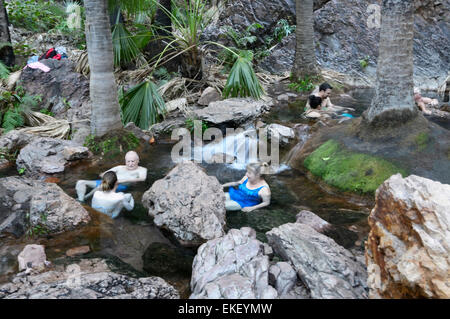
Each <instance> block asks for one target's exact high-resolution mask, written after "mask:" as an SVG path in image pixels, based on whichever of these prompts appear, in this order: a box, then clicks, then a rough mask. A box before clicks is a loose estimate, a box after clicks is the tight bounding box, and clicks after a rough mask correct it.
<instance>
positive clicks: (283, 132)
mask: <svg viewBox="0 0 450 319" xmlns="http://www.w3.org/2000/svg"><path fill="white" fill-rule="evenodd" d="M265 133H266V134H267V136H268V137H269V139H276V140H278V142H279V143H280V144H288V143H289V141H290V140H291V139H293V138H294V137H295V132H294V130H293V129H292V128H290V127H287V126H284V125H280V124H270V125H268V126H267V127H266V128H265Z"/></svg>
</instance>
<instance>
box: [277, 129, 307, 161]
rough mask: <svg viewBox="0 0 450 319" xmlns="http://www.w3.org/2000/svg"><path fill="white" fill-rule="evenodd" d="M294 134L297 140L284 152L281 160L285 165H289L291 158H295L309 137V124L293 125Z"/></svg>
mask: <svg viewBox="0 0 450 319" xmlns="http://www.w3.org/2000/svg"><path fill="white" fill-rule="evenodd" d="M295 134H296V135H297V138H298V140H299V142H298V143H297V144H296V145H295V146H294V147H293V148H292V149H291V150H290V151H289V153H287V154H286V156H285V157H284V158H283V160H282V161H281V163H282V164H285V165H287V166H289V167H290V166H291V164H292V160H293V159H294V158H295V155H297V154H298V153H299V152H300V151H301V150H302V148H303V146H304V145H305V143H306V141H307V140H308V139H309V136H310V135H309V125H307V124H299V125H297V126H296V127H295Z"/></svg>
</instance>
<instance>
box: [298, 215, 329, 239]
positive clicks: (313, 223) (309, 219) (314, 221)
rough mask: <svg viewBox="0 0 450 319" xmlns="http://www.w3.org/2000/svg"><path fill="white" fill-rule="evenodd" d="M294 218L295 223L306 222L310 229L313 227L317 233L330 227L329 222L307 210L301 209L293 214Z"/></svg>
mask: <svg viewBox="0 0 450 319" xmlns="http://www.w3.org/2000/svg"><path fill="white" fill-rule="evenodd" d="M295 218H296V223H300V224H306V225H308V226H310V227H312V229H314V230H315V231H316V232H318V233H323V232H324V231H325V230H327V229H329V228H330V227H331V224H330V223H328V222H327V221H326V220H323V219H322V218H320V217H319V216H317V215H316V214H314V213H313V212H310V211H308V210H302V211H301V212H300V213H298V214H297V215H296V216H295Z"/></svg>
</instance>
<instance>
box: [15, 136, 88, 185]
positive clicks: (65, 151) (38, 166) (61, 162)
mask: <svg viewBox="0 0 450 319" xmlns="http://www.w3.org/2000/svg"><path fill="white" fill-rule="evenodd" d="M88 156H89V149H88V148H87V147H84V146H80V145H79V144H77V143H75V142H73V141H66V140H60V139H55V138H50V137H37V138H34V139H33V140H31V141H30V143H29V144H28V145H27V146H25V147H24V148H22V149H21V150H20V153H19V156H17V160H16V165H17V168H18V169H25V175H26V176H32V177H38V176H42V175H46V174H54V173H62V172H64V169H65V167H66V165H68V164H69V163H70V162H71V161H74V160H79V159H83V158H87V157H88Z"/></svg>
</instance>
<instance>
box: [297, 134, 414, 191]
mask: <svg viewBox="0 0 450 319" xmlns="http://www.w3.org/2000/svg"><path fill="white" fill-rule="evenodd" d="M303 164H304V166H305V167H306V168H307V169H308V170H309V171H310V172H311V173H312V174H313V175H315V176H318V177H320V178H322V179H323V180H324V181H325V182H326V183H327V184H329V185H331V186H334V187H336V188H338V189H339V190H342V191H349V192H357V193H361V194H373V193H374V192H375V190H376V189H377V188H378V187H379V186H380V185H381V184H382V183H383V182H384V181H385V180H386V179H388V178H389V177H391V176H392V175H394V174H397V173H400V174H402V176H406V175H407V172H406V171H405V170H404V169H402V168H400V167H398V166H396V165H395V164H393V163H391V162H389V161H386V160H384V159H382V158H379V157H375V156H371V155H367V154H363V153H357V152H352V151H349V150H347V149H346V148H345V147H344V146H342V145H341V144H339V143H338V142H336V141H335V140H332V139H331V140H329V141H327V142H326V143H324V144H322V145H321V146H320V147H319V148H317V149H316V150H315V151H314V152H312V153H311V154H310V155H309V156H308V157H307V158H306V159H305V161H304V162H303Z"/></svg>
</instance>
